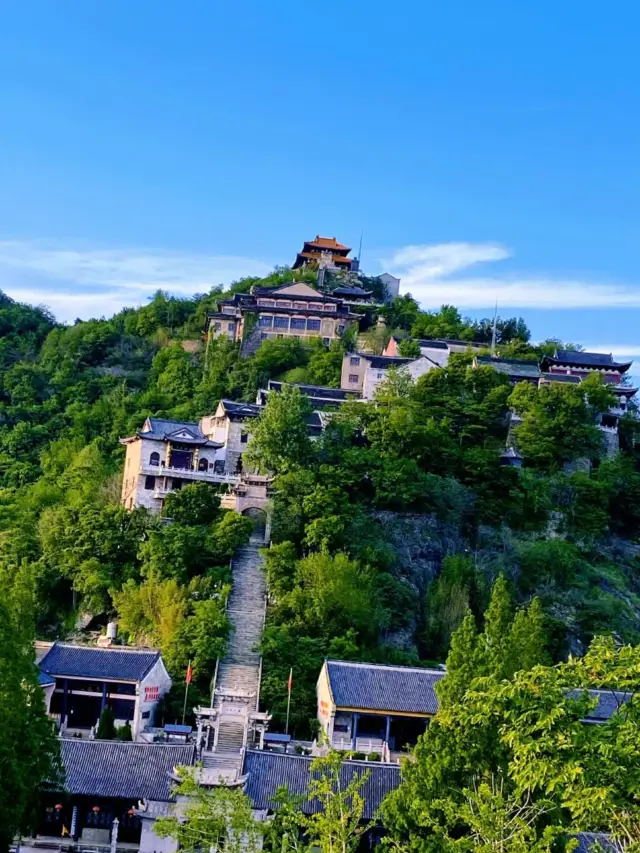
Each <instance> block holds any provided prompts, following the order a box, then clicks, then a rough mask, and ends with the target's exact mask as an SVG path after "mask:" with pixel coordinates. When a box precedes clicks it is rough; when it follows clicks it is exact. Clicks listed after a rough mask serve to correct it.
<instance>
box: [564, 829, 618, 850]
mask: <svg viewBox="0 0 640 853" xmlns="http://www.w3.org/2000/svg"><path fill="white" fill-rule="evenodd" d="M572 838H575V839H576V840H577V842H578V846H577V847H576V849H575V850H574V853H595V845H596V844H597V843H599V844H600V845H601V847H602V848H603V849H604V850H613V851H617V850H619V849H620V848H619V847H616V846H615V845H614V844H613V843H612V842H611V841H609V838H610V836H609V834H608V833H606V832H578V833H577V834H576V835H574V836H572Z"/></svg>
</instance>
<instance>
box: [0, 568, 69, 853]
mask: <svg viewBox="0 0 640 853" xmlns="http://www.w3.org/2000/svg"><path fill="white" fill-rule="evenodd" d="M2 580H3V584H2V586H3V590H4V591H3V595H2V597H1V599H0V779H1V780H2V784H3V786H4V790H5V792H6V796H5V797H3V798H2V802H1V803H0V851H2V853H8V850H9V845H10V844H11V843H12V841H13V837H14V835H15V834H16V833H17V832H24V831H27V830H28V829H29V828H30V826H31V821H32V818H33V809H34V807H35V804H36V800H37V794H38V789H39V788H40V786H41V785H42V784H43V783H45V782H49V783H54V784H55V783H56V782H61V781H62V770H61V765H60V760H59V745H58V741H57V738H56V736H55V733H54V729H53V725H52V723H51V721H50V720H49V719H48V718H47V715H46V710H45V704H44V693H43V690H42V687H41V686H40V684H39V681H38V669H37V667H36V665H35V656H34V650H33V639H34V637H33V595H34V588H33V581H32V579H31V577H30V575H29V573H28V572H26V571H25V570H24V569H22V570H21V571H20V572H19V573H18V574H17V575H16V576H15V577H14V578H13V579H12V581H11V583H8V581H9V578H8V577H6V576H5V577H3V578H2Z"/></svg>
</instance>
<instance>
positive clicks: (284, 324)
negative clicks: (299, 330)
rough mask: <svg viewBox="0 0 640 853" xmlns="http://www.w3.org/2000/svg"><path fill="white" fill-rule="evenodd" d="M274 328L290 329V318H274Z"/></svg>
mask: <svg viewBox="0 0 640 853" xmlns="http://www.w3.org/2000/svg"><path fill="white" fill-rule="evenodd" d="M273 327H274V329H288V328H289V318H288V317H274V318H273Z"/></svg>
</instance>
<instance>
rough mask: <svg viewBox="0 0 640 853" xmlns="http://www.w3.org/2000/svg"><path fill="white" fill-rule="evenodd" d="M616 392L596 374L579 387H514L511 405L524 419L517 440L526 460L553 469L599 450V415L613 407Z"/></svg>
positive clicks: (595, 454)
mask: <svg viewBox="0 0 640 853" xmlns="http://www.w3.org/2000/svg"><path fill="white" fill-rule="evenodd" d="M614 402H615V400H614V395H613V393H612V392H611V390H610V389H608V388H606V387H605V385H604V384H603V382H602V380H601V379H599V378H598V377H597V376H596V375H595V374H593V375H592V376H590V377H589V379H587V380H585V381H584V382H581V383H580V384H579V385H572V384H568V383H567V384H565V383H559V382H552V383H550V384H546V385H541V386H540V388H537V387H535V386H533V385H531V384H530V383H525V382H521V383H520V384H518V385H516V387H515V388H514V389H513V392H512V393H511V396H510V397H509V404H510V405H511V407H512V408H513V410H514V411H515V412H516V414H518V415H520V416H521V418H522V422H521V423H520V424H519V425H518V426H517V427H516V429H515V430H514V435H515V440H516V443H517V446H518V449H519V450H520V452H521V453H522V454H523V455H524V456H525V459H526V461H527V464H530V465H534V466H535V467H537V468H539V469H540V470H543V471H556V470H558V469H559V468H561V467H562V465H563V464H564V463H565V462H570V461H572V460H574V459H578V458H581V457H586V458H588V459H596V458H599V457H600V456H601V454H602V448H603V443H602V434H601V432H600V430H599V429H598V427H597V425H596V420H597V417H598V416H599V415H600V414H602V413H603V412H606V411H607V410H608V409H610V408H611V407H612V406H613V405H614Z"/></svg>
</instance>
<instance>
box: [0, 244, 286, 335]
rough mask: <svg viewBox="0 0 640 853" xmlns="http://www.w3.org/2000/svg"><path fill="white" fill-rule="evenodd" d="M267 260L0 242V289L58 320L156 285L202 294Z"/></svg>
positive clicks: (110, 309)
mask: <svg viewBox="0 0 640 853" xmlns="http://www.w3.org/2000/svg"><path fill="white" fill-rule="evenodd" d="M272 267H273V265H272V264H271V263H268V262H266V261H259V260H253V259H251V258H242V257H236V256H225V255H205V254H189V253H180V252H166V251H162V250H155V249H96V248H73V249H69V248H64V247H61V246H56V245H47V244H43V243H32V242H28V241H0V288H1V289H2V290H4V291H5V293H7V294H8V295H9V296H11V297H12V298H13V299H17V300H19V301H22V302H29V303H31V304H45V305H48V306H49V307H50V308H51V309H52V311H53V312H54V313H55V314H56V316H57V317H58V318H59V319H62V320H74V319H75V318H76V317H78V316H80V317H83V318H87V317H99V316H101V315H105V316H110V315H111V314H113V313H114V312H116V311H119V310H120V309H121V308H123V307H125V306H135V305H139V304H143V303H144V302H146V300H147V299H148V297H149V296H150V295H151V294H152V293H153V292H154V291H156V290H158V289H162V290H167V291H169V292H170V293H173V294H176V295H182V296H192V295H193V294H195V293H206V292H207V291H209V290H210V289H211V287H213V286H215V285H217V284H221V283H224V284H228V283H229V282H231V281H233V280H234V279H237V278H240V277H242V276H246V275H265V274H266V273H268V272H269V270H271V269H272Z"/></svg>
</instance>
